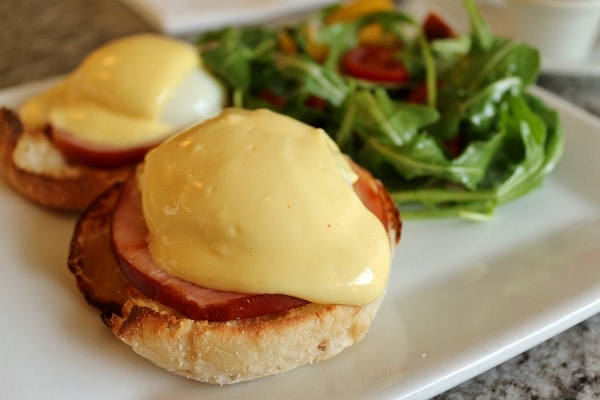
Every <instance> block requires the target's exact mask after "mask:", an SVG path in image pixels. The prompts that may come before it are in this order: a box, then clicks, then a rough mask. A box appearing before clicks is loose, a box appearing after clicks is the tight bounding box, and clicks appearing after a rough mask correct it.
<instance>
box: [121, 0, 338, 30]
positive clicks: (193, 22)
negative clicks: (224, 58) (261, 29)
mask: <svg viewBox="0 0 600 400" xmlns="http://www.w3.org/2000/svg"><path fill="white" fill-rule="evenodd" d="M121 1H122V2H123V3H124V4H126V5H127V6H129V7H130V8H131V9H132V10H134V11H136V12H137V13H139V14H140V16H142V17H143V18H144V19H146V20H147V21H148V22H149V23H150V24H152V25H153V26H154V27H155V28H157V29H158V30H160V31H161V32H164V33H168V34H172V35H181V34H187V33H195V32H200V31H204V30H207V29H214V28H220V27H223V26H227V25H238V24H251V23H261V22H265V21H271V20H274V19H279V18H282V17H287V16H290V15H293V14H298V13H303V12H306V11H308V10H311V9H315V8H317V7H319V6H324V5H327V4H331V3H333V2H334V0H216V1H215V0H121Z"/></svg>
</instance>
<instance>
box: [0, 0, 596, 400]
mask: <svg viewBox="0 0 600 400" xmlns="http://www.w3.org/2000/svg"><path fill="white" fill-rule="evenodd" d="M0 17H1V18H0V20H1V21H2V28H1V35H0V89H1V88H5V87H9V86H13V85H17V84H20V83H26V82H30V81H34V80H37V79H41V78H45V77H50V76H54V75H57V74H61V73H65V72H67V71H69V70H70V69H72V68H73V67H74V66H75V65H77V63H78V62H79V61H80V60H81V58H82V57H83V56H84V55H85V54H86V53H88V52H89V51H91V50H92V49H94V48H96V47H97V46H98V45H100V44H102V43H104V42H106V41H109V40H111V39H114V38H116V37H119V36H124V35H128V34H132V33H136V32H143V31H151V30H152V29H151V27H150V26H149V25H148V24H146V23H145V22H144V21H142V20H141V19H139V18H138V17H137V16H136V15H135V14H133V13H132V12H131V11H130V10H129V9H128V8H126V7H125V6H123V5H122V4H121V3H119V2H118V1H114V0H53V1H48V2H39V1H37V0H3V1H1V2H0ZM539 84H540V85H541V86H542V87H544V88H546V89H548V90H550V91H552V92H554V93H556V94H559V95H560V96H562V97H564V98H566V99H568V100H570V101H572V102H573V103H575V104H577V105H579V106H581V107H583V108H585V109H586V110H588V111H589V112H591V113H594V114H596V115H599V116H600V77H595V78H594V77H566V76H550V75H543V76H541V77H540V80H539ZM598 398H600V315H598V314H597V315H595V316H593V317H591V318H590V319H588V320H586V321H584V322H582V323H580V324H578V325H576V326H574V327H572V328H570V329H568V330H567V331H565V332H564V333H562V334H560V335H558V336H556V337H554V338H552V339H550V340H548V341H546V342H544V343H542V344H540V345H538V346H536V347H534V348H533V349H531V350H529V351H527V352H525V353H523V354H521V355H518V356H516V357H514V358H513V359H511V360H509V361H507V362H505V363H503V364H501V365H499V366H498V367H495V368H493V369H491V370H489V371H487V372H485V373H483V374H481V375H479V376H477V377H475V378H473V379H471V380H469V381H467V382H465V383H463V384H461V385H459V386H457V387H455V388H453V389H451V390H448V391H447V392H445V393H443V394H440V395H439V396H437V397H436V399H437V400H458V399H479V400H484V399H515V400H516V399H556V400H558V399H577V400H591V399H598Z"/></svg>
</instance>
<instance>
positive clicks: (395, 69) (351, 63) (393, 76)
mask: <svg viewBox="0 0 600 400" xmlns="http://www.w3.org/2000/svg"><path fill="white" fill-rule="evenodd" d="M397 53H398V48H397V47H393V46H382V45H362V46H359V47H356V48H354V49H352V50H349V51H347V52H346V53H345V54H344V55H343V56H342V60H341V63H342V69H343V71H344V72H345V73H346V74H348V75H350V76H353V77H355V78H359V79H365V80H368V81H372V82H387V83H402V82H406V81H407V80H408V79H409V74H408V70H407V69H406V67H405V66H404V63H403V62H402V61H401V60H399V59H398V58H397V57H396V55H397Z"/></svg>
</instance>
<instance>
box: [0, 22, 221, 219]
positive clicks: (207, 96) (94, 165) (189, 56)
mask: <svg viewBox="0 0 600 400" xmlns="http://www.w3.org/2000/svg"><path fill="white" fill-rule="evenodd" d="M224 103H225V92H224V88H223V87H222V85H221V84H220V82H219V81H218V80H216V79H215V78H214V77H213V76H212V75H211V74H210V73H208V72H207V71H206V70H205V69H204V68H203V66H202V61H201V59H200V56H199V54H198V52H197V51H196V48H195V47H194V46H193V45H192V44H190V43H186V42H183V41H180V40H176V39H172V38H167V37H164V36H159V35H155V34H139V35H134V36H129V37H124V38H121V39H117V40H115V41H113V42H110V43H108V44H106V45H104V46H102V47H100V48H98V49H97V50H95V51H94V52H92V53H91V54H90V55H88V57H86V58H85V60H83V62H82V63H81V64H80V65H79V66H78V67H77V68H76V69H75V70H74V71H72V72H71V73H70V74H68V75H67V76H66V77H65V78H64V79H63V80H61V81H60V82H59V83H57V84H56V85H54V86H53V87H51V88H50V89H49V90H47V91H44V92H42V93H40V94H38V95H36V96H33V97H32V98H30V99H28V100H27V101H26V102H25V103H24V104H23V105H22V106H21V108H20V109H19V110H18V113H17V114H18V116H17V115H12V114H14V113H11V111H9V110H7V109H3V110H2V113H1V114H0V127H3V129H2V130H1V131H0V146H2V149H1V150H3V151H2V152H3V153H4V154H5V155H6V156H5V157H6V158H7V160H5V162H4V163H3V164H4V165H5V168H4V170H5V173H4V174H5V176H6V177H7V180H8V181H9V182H10V183H11V184H12V185H13V186H15V187H16V188H17V189H18V190H19V191H21V192H22V193H23V194H25V195H26V196H27V197H29V198H31V199H32V200H34V201H36V202H38V203H41V204H43V205H47V206H51V207H56V208H63V209H80V208H82V207H84V206H85V205H87V203H88V202H89V201H90V200H91V199H92V198H93V197H95V196H96V195H98V193H99V192H100V191H102V190H103V189H105V188H106V187H107V184H112V183H114V182H115V181H122V180H123V177H126V176H128V175H129V174H130V173H131V171H132V166H133V165H134V164H136V163H137V162H139V161H141V159H142V158H143V156H144V154H145V153H146V152H147V151H148V150H149V149H151V148H153V147H154V146H156V145H157V144H159V143H161V142H162V141H163V140H165V139H166V138H167V137H169V136H170V135H172V134H173V133H174V132H176V131H178V130H180V129H182V128H183V127H185V126H187V125H190V124H192V123H195V122H198V121H201V120H204V119H206V118H208V117H211V116H213V115H215V114H216V113H218V112H219V111H220V110H221V108H222V107H223V105H224ZM11 119H12V120H18V123H17V124H16V125H15V126H11V123H8V122H7V121H9V120H11ZM7 169H13V170H14V171H6V170H7ZM32 174H33V175H34V176H30V175H32ZM13 176H14V177H13ZM40 177H42V178H43V179H40ZM27 178H31V179H27ZM111 178H114V179H111ZM32 180H33V181H36V182H33V183H32V182H31V181H32ZM106 180H108V182H106ZM21 181H25V182H27V183H28V185H27V187H24V186H25V185H23V184H20V182H21ZM69 181H71V182H70V183H71V184H68V183H69ZM97 181H100V182H97ZM44 183H46V184H53V185H57V184H58V185H63V186H66V187H64V190H62V189H58V188H54V189H53V191H49V190H46V189H47V188H45V187H43V184H44ZM96 184H97V186H98V187H99V189H100V190H91V191H90V190H88V189H89V188H90V187H94V188H95V186H96ZM40 185H42V187H40ZM77 185H80V186H81V187H85V188H86V190H83V191H84V192H86V193H81V192H82V191H81V190H79V191H78V190H76V186H77ZM74 187H75V188H74ZM36 190H39V191H40V193H36ZM73 190H74V191H75V192H73V193H71V192H70V191H73ZM56 193H58V194H60V196H59V197H60V198H56ZM53 194H54V195H53ZM82 196H83V197H82ZM90 196H92V197H90Z"/></svg>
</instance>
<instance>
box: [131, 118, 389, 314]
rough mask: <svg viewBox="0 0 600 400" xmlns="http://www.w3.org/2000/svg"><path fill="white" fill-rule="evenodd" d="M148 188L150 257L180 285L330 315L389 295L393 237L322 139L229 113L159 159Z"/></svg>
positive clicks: (145, 177) (152, 160) (151, 160)
mask: <svg viewBox="0 0 600 400" xmlns="http://www.w3.org/2000/svg"><path fill="white" fill-rule="evenodd" d="M139 179H140V185H141V189H142V207H143V211H144V217H145V220H146V224H147V226H148V228H149V231H150V235H149V241H150V252H151V254H152V257H153V259H154V261H155V262H156V263H157V264H158V265H159V266H161V268H163V269H164V270H166V271H167V272H168V273H170V274H171V275H174V276H177V277H179V278H182V279H185V280H187V281H191V282H194V283H196V284H199V285H202V286H206V287H210V288H214V289H220V290H226V291H236V292H243V293H277V294H287V295H290V296H295V297H299V298H302V299H305V300H308V301H311V302H316V303H325V304H350V305H364V304H367V303H369V302H371V301H374V300H376V299H377V298H379V297H380V296H381V295H382V294H383V291H384V288H385V285H386V283H387V277H388V273H389V266H390V258H391V248H390V243H389V240H388V236H387V233H386V231H385V228H384V227H383V225H382V224H381V222H380V221H379V220H378V219H377V217H376V216H375V215H374V214H372V213H371V212H370V211H369V210H368V209H367V208H366V207H365V206H364V205H363V203H362V202H361V200H360V199H359V198H358V196H357V195H356V193H355V192H354V190H353V189H352V181H353V180H355V179H356V176H355V175H354V174H353V173H352V172H351V169H350V167H349V165H348V163H347V161H346V159H345V158H344V157H343V155H342V154H341V153H340V151H339V149H338V147H337V145H335V143H334V142H333V141H332V140H331V139H330V138H329V136H327V134H326V133H325V132H324V131H323V130H321V129H315V128H313V127H311V126H309V125H306V124H304V123H301V122H299V121H297V120H294V119H292V118H290V117H286V116H283V115H280V114H276V113H274V112H271V111H267V110H257V111H248V110H242V109H227V110H225V111H224V112H223V113H222V114H220V115H219V116H218V117H216V118H214V119H211V120H208V121H206V122H204V123H203V124H201V125H197V126H194V127H191V128H189V129H188V130H185V131H183V132H182V133H180V134H178V135H177V136H175V137H173V138H171V139H169V140H167V141H166V142H165V143H163V144H162V145H161V146H159V147H157V148H156V149H154V150H152V151H150V152H149V153H148V155H147V156H146V161H145V164H144V169H143V171H142V172H141V173H140V177H139Z"/></svg>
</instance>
